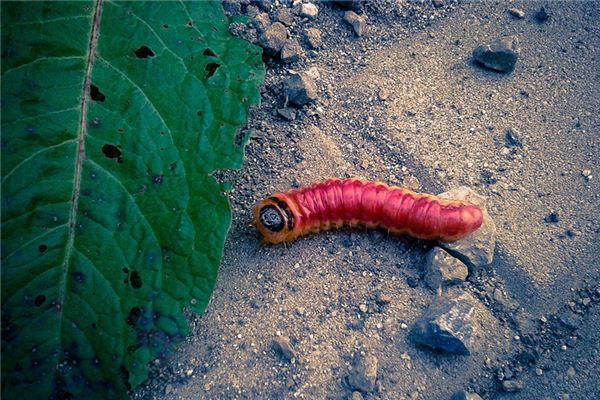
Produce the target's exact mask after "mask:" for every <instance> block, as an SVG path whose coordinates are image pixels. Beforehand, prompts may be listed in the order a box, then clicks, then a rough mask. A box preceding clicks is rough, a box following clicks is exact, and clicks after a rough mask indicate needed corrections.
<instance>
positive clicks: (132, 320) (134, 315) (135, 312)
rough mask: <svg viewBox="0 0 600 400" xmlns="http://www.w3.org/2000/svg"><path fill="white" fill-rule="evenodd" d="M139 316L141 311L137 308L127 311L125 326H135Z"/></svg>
mask: <svg viewBox="0 0 600 400" xmlns="http://www.w3.org/2000/svg"><path fill="white" fill-rule="evenodd" d="M141 315H142V310H141V309H140V308H139V307H133V308H132V309H131V310H129V315H128V316H127V319H126V320H125V322H127V325H129V326H135V324H136V323H137V322H138V320H139V319H140V316H141Z"/></svg>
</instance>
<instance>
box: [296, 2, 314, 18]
mask: <svg viewBox="0 0 600 400" xmlns="http://www.w3.org/2000/svg"><path fill="white" fill-rule="evenodd" d="M298 13H299V14H300V16H301V17H305V18H308V19H315V18H316V17H317V14H318V13H319V8H318V7H317V6H315V5H314V4H312V3H302V4H301V5H300V8H299V12H298Z"/></svg>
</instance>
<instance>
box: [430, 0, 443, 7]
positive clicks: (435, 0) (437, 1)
mask: <svg viewBox="0 0 600 400" xmlns="http://www.w3.org/2000/svg"><path fill="white" fill-rule="evenodd" d="M432 4H433V6H434V7H435V8H441V7H444V0H433V1H432Z"/></svg>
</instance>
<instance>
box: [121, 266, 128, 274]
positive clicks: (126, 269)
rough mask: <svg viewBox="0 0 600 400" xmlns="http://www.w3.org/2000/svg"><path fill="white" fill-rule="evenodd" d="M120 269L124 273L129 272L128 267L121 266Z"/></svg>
mask: <svg viewBox="0 0 600 400" xmlns="http://www.w3.org/2000/svg"><path fill="white" fill-rule="evenodd" d="M121 271H123V272H125V273H126V274H128V273H129V268H127V267H123V268H121Z"/></svg>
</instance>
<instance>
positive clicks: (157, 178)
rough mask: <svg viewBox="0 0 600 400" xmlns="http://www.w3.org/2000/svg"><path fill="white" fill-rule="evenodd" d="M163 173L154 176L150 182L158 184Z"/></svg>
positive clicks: (161, 179)
mask: <svg viewBox="0 0 600 400" xmlns="http://www.w3.org/2000/svg"><path fill="white" fill-rule="evenodd" d="M163 178H164V175H163V174H160V175H156V176H155V177H154V178H152V183H154V184H155V185H160V184H161V183H162V181H163Z"/></svg>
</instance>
